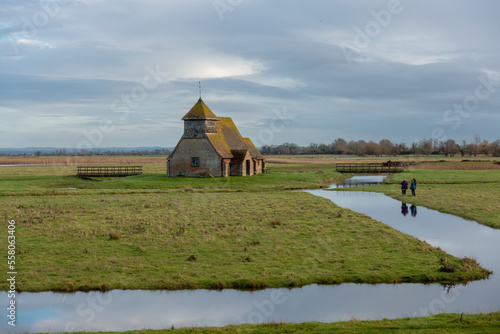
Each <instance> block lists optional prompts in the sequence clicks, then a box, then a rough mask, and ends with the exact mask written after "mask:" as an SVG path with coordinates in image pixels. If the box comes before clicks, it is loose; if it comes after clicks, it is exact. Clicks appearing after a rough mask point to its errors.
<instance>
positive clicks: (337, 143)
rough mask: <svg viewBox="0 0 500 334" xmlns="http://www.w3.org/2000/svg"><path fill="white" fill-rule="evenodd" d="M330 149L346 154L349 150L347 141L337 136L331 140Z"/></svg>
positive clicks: (335, 152) (336, 152)
mask: <svg viewBox="0 0 500 334" xmlns="http://www.w3.org/2000/svg"><path fill="white" fill-rule="evenodd" d="M332 150H333V153H334V154H346V153H348V152H349V149H348V148H347V142H346V141H345V140H344V139H343V138H337V139H335V140H334V141H333V143H332Z"/></svg>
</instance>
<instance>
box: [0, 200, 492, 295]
mask: <svg viewBox="0 0 500 334" xmlns="http://www.w3.org/2000/svg"><path fill="white" fill-rule="evenodd" d="M20 200H21V201H22V204H20ZM284 203H286V205H284ZM0 210H1V215H2V216H9V217H15V219H16V222H17V225H16V226H17V230H16V233H17V240H19V242H18V248H17V249H18V251H19V256H18V263H19V265H18V272H19V273H20V274H19V275H18V282H17V284H18V288H19V290H21V291H47V290H52V291H75V290H83V291H86V290H102V287H103V286H106V287H107V288H108V289H169V290H174V289H175V290H176V289H195V288H208V289H212V288H215V289H222V288H236V289H261V288H265V287H297V286H302V285H306V284H312V283H317V284H338V283H342V282H359V283H361V282H366V283H380V282H460V281H464V280H471V279H479V278H484V277H486V276H487V275H488V272H487V271H485V270H483V269H481V268H480V267H479V266H478V265H477V264H474V263H470V267H469V268H468V270H462V268H463V265H462V264H461V260H460V259H457V258H454V257H452V256H450V255H448V254H445V253H444V252H442V251H441V250H439V249H435V248H433V247H431V246H430V245H428V244H427V243H425V242H422V241H419V240H417V239H415V238H413V237H410V236H407V235H404V234H402V233H400V232H398V231H396V230H394V229H392V228H390V227H388V226H386V225H384V224H380V223H377V222H375V221H373V220H372V219H370V218H368V217H366V216H364V215H361V214H357V213H354V212H351V211H349V210H346V209H342V208H339V207H337V206H335V205H333V204H332V203H331V202H330V201H328V200H326V199H320V198H317V197H314V196H313V195H310V194H308V193H297V192H294V193H291V192H246V193H245V192H230V193H198V192H191V193H182V192H176V193H171V194H170V193H169V194H162V193H160V194H158V193H152V194H106V195H105V194H101V195H99V196H95V195H93V194H89V195H79V196H67V195H51V196H26V197H18V196H10V197H4V198H2V208H1V209H0ZM10 219H12V218H10ZM5 230H6V229H5ZM110 231H119V232H120V233H121V240H119V241H118V240H114V241H110ZM5 240H6V238H4V237H2V240H1V241H0V246H2V247H3V246H5ZM441 259H446V261H448V262H449V263H452V264H454V265H455V266H456V267H457V268H458V270H455V271H454V272H451V273H449V272H443V271H441V270H440V268H441V261H442V260H441ZM0 268H3V269H1V270H6V268H5V264H2V266H1V267H0ZM25 273H37V278H36V279H33V277H32V275H28V274H25ZM6 287H7V286H6V283H1V285H0V288H2V289H6Z"/></svg>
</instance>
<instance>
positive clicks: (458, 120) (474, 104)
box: [432, 75, 500, 141]
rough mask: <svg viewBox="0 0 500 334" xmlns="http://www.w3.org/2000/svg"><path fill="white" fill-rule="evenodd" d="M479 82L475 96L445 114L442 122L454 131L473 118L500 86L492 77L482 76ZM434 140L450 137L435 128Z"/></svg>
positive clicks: (478, 78) (470, 96) (440, 129)
mask: <svg viewBox="0 0 500 334" xmlns="http://www.w3.org/2000/svg"><path fill="white" fill-rule="evenodd" d="M477 80H478V81H479V83H478V84H477V85H476V88H475V89H474V93H473V94H470V95H468V96H466V97H465V98H464V99H463V101H462V102H461V103H455V104H453V107H452V108H450V109H447V110H446V111H445V112H444V113H443V117H442V122H443V123H444V124H447V125H449V127H450V128H451V129H452V130H458V128H460V126H461V125H462V123H463V119H464V118H469V117H471V115H472V114H473V113H474V112H476V111H477V110H478V109H479V107H480V105H481V103H480V102H481V101H486V100H488V99H489V98H490V97H491V95H492V94H493V93H495V91H496V89H497V88H498V87H499V86H500V82H499V81H498V80H494V79H493V76H492V75H480V76H478V77H477ZM432 139H437V140H441V141H446V140H447V139H448V136H447V135H446V132H445V130H444V129H443V128H435V129H434V130H433V131H432Z"/></svg>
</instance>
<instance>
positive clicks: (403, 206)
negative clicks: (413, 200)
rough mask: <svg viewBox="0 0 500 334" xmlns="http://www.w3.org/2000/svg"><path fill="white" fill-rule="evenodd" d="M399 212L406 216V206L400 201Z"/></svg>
mask: <svg viewBox="0 0 500 334" xmlns="http://www.w3.org/2000/svg"><path fill="white" fill-rule="evenodd" d="M401 213H402V214H403V216H406V215H407V214H408V206H407V205H406V203H405V202H401Z"/></svg>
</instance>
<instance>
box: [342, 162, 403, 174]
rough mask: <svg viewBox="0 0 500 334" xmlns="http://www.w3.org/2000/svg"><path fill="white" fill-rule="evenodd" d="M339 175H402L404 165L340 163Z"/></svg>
mask: <svg viewBox="0 0 500 334" xmlns="http://www.w3.org/2000/svg"><path fill="white" fill-rule="evenodd" d="M336 170H337V172H339V173H401V172H403V171H404V169H403V164H399V163H395V164H391V163H338V164H336Z"/></svg>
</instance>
